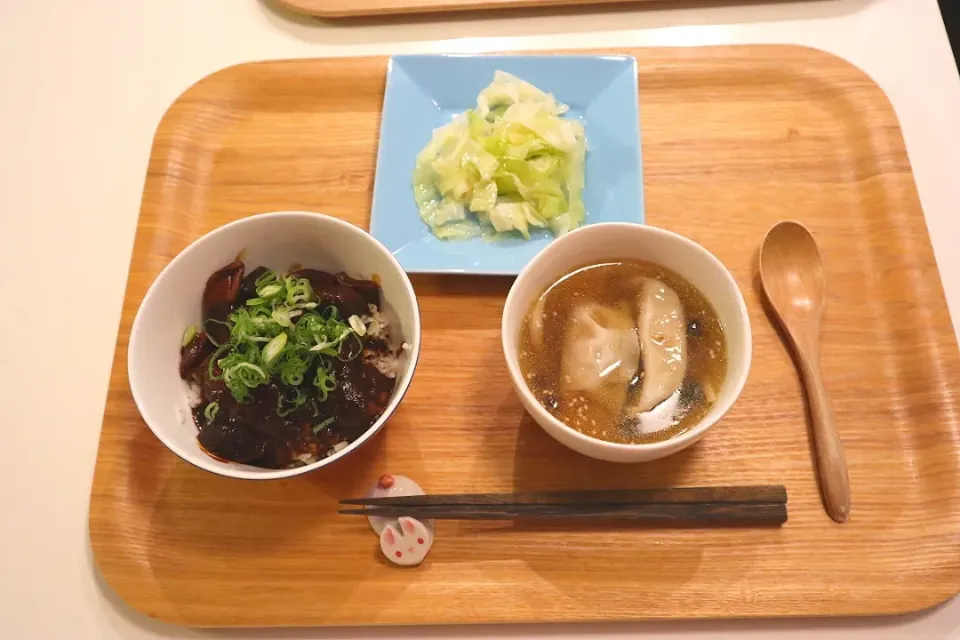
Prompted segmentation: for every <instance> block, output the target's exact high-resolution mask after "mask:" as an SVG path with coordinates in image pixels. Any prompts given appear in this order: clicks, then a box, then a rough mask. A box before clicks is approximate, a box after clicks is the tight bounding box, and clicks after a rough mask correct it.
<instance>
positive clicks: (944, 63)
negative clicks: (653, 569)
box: [0, 0, 960, 640]
mask: <svg viewBox="0 0 960 640" xmlns="http://www.w3.org/2000/svg"><path fill="white" fill-rule="evenodd" d="M357 1H358V2H359V1H362V0H357ZM710 4H711V3H709V2H706V1H705V2H703V3H702V4H699V3H697V2H696V1H694V2H693V4H690V3H688V4H687V5H686V6H685V7H684V8H667V7H666V5H661V6H660V7H658V8H656V9H649V8H647V9H627V8H626V7H620V8H619V10H610V9H607V10H602V11H590V12H587V13H585V14H584V15H577V14H576V13H574V12H570V11H568V12H565V13H563V14H559V15H557V14H555V15H552V16H547V15H542V14H540V15H535V14H525V15H523V16H522V17H521V16H517V15H500V16H496V15H495V16H482V15H474V16H471V17H469V18H468V17H457V18H446V19H442V18H436V19H433V20H430V19H416V20H404V21H401V22H399V23H394V24H386V23H380V24H378V23H373V22H363V23H359V24H350V25H344V26H341V25H338V24H325V23H320V22H316V21H309V20H305V19H300V18H296V17H294V16H291V15H287V14H280V13H277V12H276V11H274V10H273V9H271V8H270V7H269V6H267V5H264V4H262V3H261V2H259V1H258V0H6V1H4V2H0V54H2V55H0V87H2V89H0V198H2V210H0V284H2V286H0V292H2V295H3V296H4V297H5V298H6V299H7V300H8V302H7V304H6V305H5V313H3V314H0V336H3V354H2V355H0V363H2V364H3V366H2V367H0V383H2V384H0V389H2V391H0V394H2V396H0V398H2V403H0V406H2V407H3V408H2V410H0V411H2V412H0V429H2V433H3V438H4V447H3V463H2V464H0V637H3V638H10V639H11V640H14V639H15V640H33V639H34V638H36V639H43V640H59V639H61V638H63V639H71V640H94V639H97V640H99V639H101V638H104V639H109V638H161V637H175V638H195V637H211V638H312V637H324V638H367V637H384V638H390V637H393V638H473V637H481V636H482V637H497V638H521V637H523V638H599V637H624V638H625V637H633V636H635V635H640V634H643V637H645V638H672V639H676V638H699V637H706V638H745V639H752V638H761V637H763V638H800V637H808V636H810V635H812V634H813V633H820V634H822V635H820V636H819V637H821V638H827V639H829V638H840V637H843V638H870V639H871V640H879V639H883V638H960V598H958V599H954V600H952V601H950V602H948V603H947V604H945V605H943V606H941V607H938V608H935V609H933V610H931V611H928V612H924V613H919V614H915V615H911V616H908V617H900V618H886V619H876V618H874V619H870V618H864V619H856V620H816V621H810V620H806V621H805V620H781V621H766V620H762V621H735V622H711V621H703V622H691V623H686V622H679V623H655V624H610V625H602V624H601V625H598V624H591V625H566V626H559V625H558V626H553V625H551V626H542V625H538V626H508V627H445V628H415V629H414V628H407V629H352V630H351V629H342V630H321V629H303V630H288V631H267V630H262V631H258V630H249V631H231V632H214V631H197V630H191V629H183V628H176V627H172V626H168V625H165V624H161V623H157V622H154V621H151V620H148V619H146V618H145V617H143V616H141V615H140V614H138V613H136V612H134V611H132V610H131V609H129V608H128V607H126V606H125V605H124V604H123V603H122V602H120V601H119V599H118V598H117V597H116V595H114V594H113V593H111V592H110V591H109V589H108V588H106V587H105V586H104V585H103V583H102V582H101V581H100V579H99V577H98V576H97V573H96V570H95V569H94V565H93V560H92V557H91V553H90V549H89V544H88V541H87V506H88V500H89V491H90V483H91V477H92V472H93V465H94V457H95V454H96V448H97V440H98V436H99V431H100V422H101V418H102V413H103V406H104V400H105V393H106V389H107V378H108V375H109V371H110V365H111V361H112V354H113V347H114V340H115V337H116V331H117V323H118V319H119V315H120V304H121V299H122V296H123V289H124V283H125V279H126V272H127V266H128V262H129V260H130V252H131V250H132V244H133V234H134V228H135V225H136V220H137V212H138V209H139V206H140V193H141V188H142V186H143V177H144V173H145V170H146V164H147V157H148V154H149V149H150V142H151V138H152V136H153V132H154V129H155V127H156V125H157V123H158V121H159V120H160V117H161V115H162V114H163V112H164V110H165V109H166V107H167V106H168V105H169V104H170V102H171V101H172V100H173V99H174V98H175V97H176V96H177V95H178V94H179V93H180V92H181V91H182V90H183V89H184V88H186V87H187V86H188V85H189V84H190V83H192V82H194V81H196V80H198V79H199V78H201V77H203V76H204V75H206V74H208V73H210V72H212V71H214V70H216V69H219V68H221V67H224V66H227V65H231V64H235V63H239V62H244V61H249V60H256V59H262V58H289V57H314V56H353V55H364V54H386V53H401V52H402V53H409V52H439V51H488V50H501V49H515V50H518V49H537V48H551V47H553V48H556V47H601V46H631V45H634V46H640V45H647V46H650V45H652V46H669V45H683V46H695V45H704V44H728V43H795V44H804V45H809V46H812V47H818V48H821V49H825V50H827V51H830V52H832V53H834V54H836V55H839V56H841V57H843V58H846V59H847V60H850V61H852V62H853V63H855V64H857V65H859V66H860V67H861V68H863V69H865V70H866V71H867V72H868V73H869V74H870V75H871V76H872V77H873V78H874V79H875V80H876V81H877V82H878V83H879V85H880V86H881V87H882V88H883V89H884V90H885V91H886V92H887V94H888V95H889V96H890V99H891V101H892V103H893V105H894V107H895V109H896V111H897V114H898V116H899V117H900V121H901V124H902V128H903V133H904V137H905V139H906V143H907V149H908V151H909V154H910V160H911V162H912V164H913V169H914V174H915V176H916V181H917V186H918V187H919V191H920V198H921V201H922V204H923V208H924V212H925V215H926V219H927V224H928V226H929V229H930V232H931V236H932V237H933V244H934V248H935V250H936V255H937V258H938V260H939V264H940V268H941V271H942V277H943V280H944V286H945V288H946V291H947V297H948V299H949V302H950V307H951V309H952V310H953V311H954V315H955V316H956V310H957V309H958V308H960V307H958V305H960V252H958V251H956V250H955V249H954V248H953V246H952V245H954V244H955V243H956V242H957V241H958V240H960V216H958V215H957V211H958V209H957V203H958V202H960V179H957V175H958V174H957V171H958V168H960V79H958V76H957V72H956V70H955V69H954V64H953V60H952V58H951V56H950V51H949V45H948V42H947V39H946V35H945V34H944V31H943V28H942V25H941V22H940V17H939V14H938V12H937V8H936V4H937V3H936V0H807V1H804V2H787V3H776V4H751V3H749V1H748V0H742V4H744V5H746V6H737V5H735V4H725V5H724V6H721V7H718V6H716V4H717V3H713V4H714V6H712V7H711V6H709V5H710ZM65 275H66V276H68V279H65V278H64V276H65ZM51 309H54V310H53V311H51ZM50 380H57V381H59V382H58V383H57V388H58V392H57V395H56V396H55V397H50V396H48V393H47V388H48V385H49V382H48V381H50ZM411 605H414V603H411Z"/></svg>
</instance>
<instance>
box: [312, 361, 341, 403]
mask: <svg viewBox="0 0 960 640" xmlns="http://www.w3.org/2000/svg"><path fill="white" fill-rule="evenodd" d="M313 386H315V387H316V388H317V392H318V393H319V394H320V402H326V401H327V397H328V396H329V395H330V392H331V391H333V390H334V389H336V388H337V381H336V380H335V379H334V378H333V376H332V375H331V372H330V367H329V366H327V367H317V373H316V375H314V377H313Z"/></svg>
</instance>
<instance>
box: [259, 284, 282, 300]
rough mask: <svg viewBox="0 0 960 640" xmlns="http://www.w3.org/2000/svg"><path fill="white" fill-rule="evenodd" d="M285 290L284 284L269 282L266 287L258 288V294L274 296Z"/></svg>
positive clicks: (267, 296)
mask: <svg viewBox="0 0 960 640" xmlns="http://www.w3.org/2000/svg"><path fill="white" fill-rule="evenodd" d="M281 291H283V285H282V284H280V283H275V284H268V285H267V286H265V287H260V288H259V289H257V295H258V296H260V297H261V298H272V297H274V296H275V295H277V294H278V293H280V292H281Z"/></svg>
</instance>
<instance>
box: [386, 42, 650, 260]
mask: <svg viewBox="0 0 960 640" xmlns="http://www.w3.org/2000/svg"><path fill="white" fill-rule="evenodd" d="M636 65H637V61H636V60H635V59H634V58H633V57H628V56H473V55H435V56H393V57H392V58H390V63H389V66H388V69H387V88H386V93H385V95H384V98H383V116H382V120H381V124H380V147H379V150H378V153H377V174H376V180H375V183H374V188H373V211H372V213H371V219H370V232H371V233H372V234H373V235H374V237H376V238H377V239H378V240H380V242H382V243H383V244H384V245H386V247H387V248H388V249H389V250H390V251H392V252H393V254H394V255H395V256H396V257H397V260H399V261H400V264H401V265H402V266H403V268H404V269H406V270H407V271H408V272H411V273H473V274H491V275H493V274H499V275H516V274H517V273H519V272H520V270H521V269H522V268H523V267H524V265H526V264H527V262H529V261H530V260H531V259H532V258H533V256H535V255H536V254H537V253H538V252H539V251H540V250H541V249H543V248H544V247H545V246H546V245H547V243H549V242H550V241H551V240H552V239H553V236H552V235H551V234H550V232H549V231H547V230H543V229H538V230H535V231H532V232H531V239H530V240H523V239H522V238H516V239H506V240H498V241H489V240H485V239H484V238H473V239H470V240H461V241H449V240H438V239H437V238H436V237H435V236H434V235H433V234H432V233H431V232H430V229H429V228H428V227H427V225H425V224H424V223H423V221H421V220H420V215H419V212H418V210H417V205H416V203H415V202H414V198H413V188H412V186H411V177H412V175H413V169H414V165H415V164H416V157H417V153H419V152H420V150H421V149H422V148H423V147H424V146H425V145H426V144H427V142H429V141H430V136H431V134H432V133H433V130H434V129H436V128H437V127H440V126H442V125H444V124H446V123H448V122H450V120H452V119H453V117H454V116H456V115H457V114H459V113H462V112H464V111H466V110H467V109H470V108H472V107H475V106H476V102H477V94H478V93H480V91H482V90H483V89H484V88H485V87H486V86H487V85H489V84H490V82H492V81H493V74H494V71H496V70H498V69H499V70H502V71H506V72H508V73H512V74H514V75H516V76H518V77H519V78H521V79H523V80H526V81H527V82H530V83H531V84H533V85H535V86H537V87H538V88H540V89H542V90H543V91H546V92H548V93H552V94H553V95H554V97H556V98H557V100H559V101H561V102H563V103H565V104H567V105H569V106H570V111H569V112H568V113H567V114H566V117H572V118H577V119H580V120H582V121H583V122H584V129H585V133H586V137H587V162H586V176H585V187H584V191H583V199H584V205H585V207H586V211H587V218H586V224H591V223H594V222H643V220H644V212H643V170H642V165H641V161H640V114H639V107H638V104H637V68H636Z"/></svg>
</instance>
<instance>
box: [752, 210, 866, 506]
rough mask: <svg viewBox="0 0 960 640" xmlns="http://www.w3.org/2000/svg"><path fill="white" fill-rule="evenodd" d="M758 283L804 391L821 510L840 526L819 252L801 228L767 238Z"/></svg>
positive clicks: (845, 494)
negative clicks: (823, 362) (823, 364)
mask: <svg viewBox="0 0 960 640" xmlns="http://www.w3.org/2000/svg"><path fill="white" fill-rule="evenodd" d="M760 280H761V281H762V283H763V290H764V293H765V294H766V296H767V299H768V300H769V301H770V306H771V307H772V308H773V311H774V313H775V315H776V316H777V319H778V320H779V322H780V324H781V325H782V326H783V329H784V331H785V332H786V334H787V336H788V337H789V339H790V343H791V345H790V346H791V347H792V348H793V350H794V352H795V353H796V356H797V358H796V361H797V366H798V368H799V369H800V376H801V378H802V379H803V384H804V387H805V388H806V392H807V400H808V402H809V404H810V416H811V421H812V425H811V431H812V434H813V441H814V452H815V456H816V459H817V471H818V477H819V481H820V492H821V494H822V497H823V505H824V509H825V510H826V511H827V514H828V515H829V516H830V517H831V518H833V519H834V520H836V521H837V522H844V521H846V519H847V517H848V516H849V514H850V479H849V476H848V474H847V461H846V456H845V455H844V452H843V445H842V443H841V441H840V436H839V434H838V433H837V429H836V425H835V423H834V420H833V411H832V410H831V409H830V402H829V399H828V398H827V392H826V389H825V387H824V385H823V378H822V376H821V373H820V320H821V318H822V317H823V307H824V303H825V300H826V288H827V287H826V276H825V274H824V269H823V260H822V258H821V256H820V249H819V248H818V247H817V242H816V240H815V239H814V237H813V234H811V233H810V231H809V230H808V229H807V228H806V227H805V226H803V225H802V224H800V223H799V222H792V221H786V222H779V223H777V224H776V225H774V226H773V227H772V228H771V229H770V231H768V232H767V236H766V238H764V240H763V245H762V246H761V248H760Z"/></svg>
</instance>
